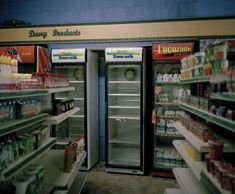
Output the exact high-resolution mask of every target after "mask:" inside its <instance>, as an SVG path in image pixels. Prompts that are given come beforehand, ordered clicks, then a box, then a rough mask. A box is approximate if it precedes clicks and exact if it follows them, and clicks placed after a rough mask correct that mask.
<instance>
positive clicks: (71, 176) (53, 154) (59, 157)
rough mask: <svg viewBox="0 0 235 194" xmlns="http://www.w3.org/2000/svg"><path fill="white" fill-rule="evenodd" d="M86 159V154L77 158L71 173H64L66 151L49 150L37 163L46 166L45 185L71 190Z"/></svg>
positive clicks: (83, 153)
mask: <svg viewBox="0 0 235 194" xmlns="http://www.w3.org/2000/svg"><path fill="white" fill-rule="evenodd" d="M85 157H86V152H85V151H83V152H81V153H80V154H79V155H78V157H77V162H75V164H74V168H73V170H72V171H71V172H69V173H66V172H64V171H63V165H64V164H63V163H64V150H49V151H48V152H47V153H45V155H43V156H42V158H40V160H39V161H38V162H37V163H38V164H41V165H43V166H44V173H45V174H44V177H45V178H44V182H45V183H47V184H52V185H54V186H55V187H59V188H63V189H70V188H71V186H72V184H73V182H74V180H75V178H76V176H77V173H79V172H78V171H79V169H80V167H81V165H82V163H83V162H84V159H85Z"/></svg>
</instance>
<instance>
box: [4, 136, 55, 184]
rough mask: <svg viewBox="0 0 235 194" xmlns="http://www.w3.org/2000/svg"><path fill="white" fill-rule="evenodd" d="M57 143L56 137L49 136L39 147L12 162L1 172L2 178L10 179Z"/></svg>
mask: <svg viewBox="0 0 235 194" xmlns="http://www.w3.org/2000/svg"><path fill="white" fill-rule="evenodd" d="M55 143H56V138H48V139H47V141H46V142H44V143H43V144H42V145H41V146H40V147H39V148H38V149H36V150H34V151H32V152H31V153H29V154H27V155H25V156H23V157H20V158H19V159H18V160H16V161H15V162H13V163H12V164H10V165H9V166H8V167H7V168H5V169H4V170H3V171H2V172H1V180H2V181H3V180H6V179H9V178H10V177H12V176H14V175H15V174H17V173H18V172H19V171H21V170H22V169H23V168H24V167H25V166H27V165H28V164H30V163H33V161H34V160H35V159H37V158H38V157H39V156H41V155H42V154H44V153H45V152H46V151H47V150H48V149H49V148H50V147H52V146H53V145H55Z"/></svg>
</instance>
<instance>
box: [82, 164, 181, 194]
mask: <svg viewBox="0 0 235 194" xmlns="http://www.w3.org/2000/svg"><path fill="white" fill-rule="evenodd" d="M178 187H179V186H178V184H177V182H176V180H174V179H168V178H159V177H152V176H151V175H149V176H138V175H126V174H115V173H106V172H105V168H104V164H103V162H100V163H99V164H97V165H96V166H95V167H94V168H93V169H92V170H91V171H90V172H89V174H88V178H87V181H86V184H85V187H84V192H83V194H163V193H164V189H165V188H178Z"/></svg>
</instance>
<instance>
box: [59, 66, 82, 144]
mask: <svg viewBox="0 0 235 194" xmlns="http://www.w3.org/2000/svg"><path fill="white" fill-rule="evenodd" d="M54 70H55V73H63V74H67V75H68V78H69V87H74V89H75V90H74V91H69V92H61V93H57V94H56V99H65V98H73V99H74V106H75V107H79V108H80V111H78V112H77V113H75V114H74V115H72V116H71V117H70V118H69V119H67V120H66V121H64V122H63V123H61V124H60V125H62V126H63V128H64V127H65V126H66V127H65V128H67V133H66V134H64V132H63V129H62V130H57V134H60V133H62V135H60V137H62V138H63V137H64V136H67V137H69V138H66V139H69V140H73V139H75V138H80V137H82V136H84V134H85V121H84V119H85V106H84V105H85V102H84V100H85V79H84V77H85V72H84V71H85V66H84V64H83V65H78V64H77V65H56V66H55V67H54ZM64 138H65V137H64Z"/></svg>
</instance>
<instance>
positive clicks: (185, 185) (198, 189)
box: [173, 168, 211, 194]
mask: <svg viewBox="0 0 235 194" xmlns="http://www.w3.org/2000/svg"><path fill="white" fill-rule="evenodd" d="M173 173H174V175H175V178H176V180H177V182H178V183H179V185H180V188H181V190H182V191H183V193H184V194H210V193H211V192H210V191H209V189H208V188H207V187H206V186H205V185H204V184H203V183H201V182H200V181H198V180H197V179H196V177H195V176H194V175H193V173H192V172H191V170H190V169H189V168H174V169H173Z"/></svg>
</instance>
